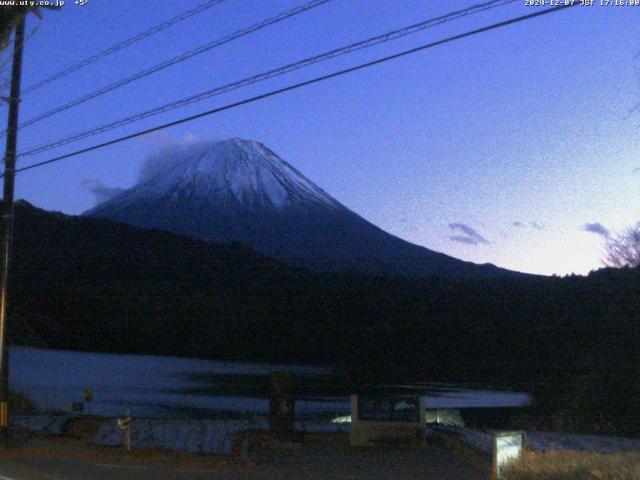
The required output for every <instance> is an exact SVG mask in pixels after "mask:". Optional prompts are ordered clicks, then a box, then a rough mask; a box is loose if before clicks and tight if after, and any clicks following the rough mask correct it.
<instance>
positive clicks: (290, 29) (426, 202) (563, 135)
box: [0, 0, 640, 275]
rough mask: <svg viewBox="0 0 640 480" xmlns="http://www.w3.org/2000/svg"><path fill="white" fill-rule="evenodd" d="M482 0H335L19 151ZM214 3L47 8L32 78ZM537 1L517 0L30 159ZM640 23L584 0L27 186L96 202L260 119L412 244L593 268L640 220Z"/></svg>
mask: <svg viewBox="0 0 640 480" xmlns="http://www.w3.org/2000/svg"><path fill="white" fill-rule="evenodd" d="M301 3H304V2H303V1H302V0H298V1H290V0H273V1H261V0H227V1H226V2H223V3H222V4H220V5H218V6H216V7H213V8H211V9H209V10H207V11H206V12H204V13H202V14H200V15H198V16H197V17H195V18H191V19H189V20H187V21H185V22H183V23H180V24H178V25H176V26H174V27H172V28H170V29H169V30H166V31H164V32H162V33H161V34H158V35H155V36H153V37H150V38H149V39H147V40H145V41H143V42H141V43H139V44H138V45H136V46H135V47H132V48H129V49H126V50H124V51H121V52H118V53H117V54H115V55H112V56H110V57H108V58H107V59H104V60H102V61H100V62H97V63H95V64H93V65H91V66H89V67H87V68H85V69H82V70H80V71H78V72H76V73H75V74H73V75H70V76H68V77H66V78H65V79H63V80H59V81H57V82H53V83H51V84H49V85H48V86H47V87H44V88H42V89H40V90H37V91H35V92H33V93H31V94H29V95H26V96H25V97H24V99H23V102H22V106H21V119H23V120H26V119H29V118H31V117H33V116H35V115H38V114H40V113H42V112H44V111H47V110H49V109H51V108H54V107H56V106H58V105H60V104H61V103H65V102H67V101H69V100H72V99H74V98H76V97H79V96H82V95H83V94H86V93H89V92H91V91H93V90H95V89H97V88H100V87H102V86H104V85H107V84H109V83H110V82H113V81H117V80H119V79H121V78H123V77H126V76H128V75H130V74H131V73H134V72H136V71H138V70H141V69H143V68H147V67H150V66H152V65H154V64H156V63H158V62H161V61H163V60H166V59H168V58H171V57H173V56H175V55H178V54H180V53H182V52H183V51H185V50H188V49H191V48H194V47H197V46H199V45H201V44H204V43H207V42H209V41H211V40H213V39H215V38H217V37H220V36H223V35H225V34H228V33H231V32H233V31H235V30H238V29H239V28H244V27H246V26H248V25H250V24H253V23H256V22H258V21H260V20H262V19H264V18H266V17H268V16H272V15H274V14H276V13H279V12H280V11H283V10H286V9H287V8H291V7H293V6H295V5H299V4H301ZM476 3H480V0H476V1H466V0H460V1H457V0H455V1H454V0H433V1H418V0H403V1H400V2H398V1H395V0H333V1H331V2H329V3H328V4H325V5H323V6H320V7H318V8H316V9H314V10H312V11H309V12H306V13H303V14H301V15H299V16H296V17H295V18H291V19H289V20H285V21H283V22H282V23H279V24H277V25H274V26H271V27H268V28H266V29H264V30H262V31H260V32H257V33H254V34H252V35H249V36H247V37H245V38H242V39H239V40H236V41H234V42H231V43H229V44H227V45H225V46H223V47H220V48H217V49H214V50H212V51H210V52H207V53H205V54H203V55H199V56H197V57H195V58H192V59H190V60H188V61H186V62H183V63H181V64H179V65H176V66H173V67H170V68H169V69H167V70H165V71H163V72H161V73H158V74H156V75H152V76H150V77H148V78H145V79H143V80H141V81H138V82H134V83H132V84H130V85H127V86H125V87H123V88H121V89H119V90H116V91H114V92H111V93H109V94H106V95H104V96H102V97H100V98H97V99H94V100H92V101H90V102H87V103H86V104H84V105H81V106H78V107H75V108H73V109H70V110H67V111H65V112H63V113H60V114H59V115H56V116H52V117H50V118H48V119H46V120H44V121H43V122H40V123H38V124H35V125H32V126H30V127H26V128H25V129H24V130H23V131H22V132H21V135H20V139H19V150H25V149H27V148H31V147H35V146H38V145H40V144H42V143H47V142H49V141H52V140H56V139H58V138H61V137H65V136H67V135H71V134H74V133H77V132H79V131H82V130H84V129H86V128H89V127H92V126H97V125H100V124H102V123H105V122H108V121H112V120H116V119H118V118H121V117H124V116H126V115H129V114H133V113H137V112H140V111H144V110H146V109H148V108H152V107H154V106H158V105H161V104H163V103H166V102H169V101H172V100H175V99H178V98H182V97H185V96H187V95H190V94H194V93H197V92H200V91H202V90H206V89H208V88H212V87H215V86H217V85H220V84H223V83H227V82H230V81H234V80H238V79H241V78H243V77H246V76H250V75H253V74H256V73H260V72H262V71H264V70H268V69H270V68H273V67H277V66H280V65H283V64H286V63H289V62H291V61H295V60H298V59H302V58H305V57H308V56H311V55H314V54H317V53H321V52H323V51H325V50H328V49H331V48H336V47H339V46H342V45H345V44H347V43H350V42H353V41H357V40H361V39H364V38H367V37H369V36H373V35H376V34H380V33H383V32H386V31H388V30H392V29H395V28H399V27H402V26H405V25H409V24H412V23H416V22H419V21H421V20H425V19H428V18H430V17H433V16H437V15H442V14H444V13H447V12H449V11H452V10H457V9H459V8H462V7H465V6H470V5H472V4H476ZM195 4H196V3H195V2H187V1H184V0H181V1H172V0H155V1H146V0H136V1H134V0H122V1H120V2H117V4H116V3H115V2H108V1H101V0H89V1H88V2H87V4H86V5H85V6H83V7H79V6H76V5H74V4H73V2H71V1H69V2H68V4H67V5H65V6H64V7H63V8H62V9H61V10H60V11H55V12H52V11H47V12H45V13H44V17H43V19H42V20H38V19H36V18H35V17H31V18H30V19H29V22H28V25H27V31H28V32H30V31H31V30H32V29H33V28H34V27H35V26H37V30H36V32H35V33H34V34H33V35H32V36H31V37H30V38H29V41H28V43H27V45H26V47H25V61H24V71H23V85H24V86H29V85H30V84H32V83H34V82H36V81H38V80H40V79H42V78H44V77H46V76H48V75H50V74H52V73H55V72H56V71H58V70H60V69H61V68H63V67H66V66H69V65H71V64H73V63H75V62H77V61H79V60H81V59H83V58H85V57H87V56H89V55H91V54H93V53H95V52H97V51H99V50H101V49H104V48H106V47H109V46H111V45H112V44H114V43H117V42H119V41H122V40H124V39H126V38H128V37H130V36H132V35H134V34H136V33H139V32H141V31H143V30H145V29H147V28H150V27H152V26H154V25H156V24H158V23H160V22H162V21H164V20H166V19H168V18H170V17H172V16H174V15H177V14H179V13H181V12H182V11H185V10H187V9H188V8H190V7H191V6H193V5H195ZM534 10H535V7H525V6H524V0H523V1H522V2H516V3H515V4H512V5H509V6H505V7H501V8H498V9H495V10H492V11H490V12H485V13H482V14H479V15H474V16H471V17H467V18H465V19H463V20H458V21H455V22H451V23H448V24H446V25H441V26H438V27H435V28H433V29H430V30H426V31H424V32H421V33H419V34H416V35H412V36H410V37H407V38H404V39H401V40H398V41H395V42H390V43H387V44H385V45H382V46H378V47H375V48H372V49H370V50H366V51H362V52H358V53H356V54H353V55H350V56H348V57H344V58H341V59H335V60H332V61H329V62H325V63H323V64H319V65H315V66H313V67H311V68H308V69H304V70H302V71H299V72H296V73H293V74H289V75H286V76H283V77H280V78H278V79H273V80H269V81H267V82H263V83H260V84H258V85H254V86H250V87H246V88H243V89H241V90H238V91H236V92H232V93H228V94H225V95H222V96H219V97H215V98H213V99H210V100H207V101H205V102H202V103H200V104H195V105H191V106H188V107H185V108H182V109H179V110H176V111H173V112H168V113H165V114H162V115H160V116H158V117H154V118H153V119H148V120H145V121H143V122H139V123H137V124H135V125H130V126H128V127H125V128H123V129H121V130H116V131H112V132H110V133H106V134H104V135H101V136H98V137H94V138H92V139H87V140H85V141H82V142H79V143H77V144H73V145H71V146H67V147H62V148H60V149H58V150H52V151H50V152H47V153H43V154H40V155H37V156H32V157H29V158H24V159H21V160H20V163H19V165H20V166H23V165H27V164H29V163H32V162H35V161H40V160H46V159H47V158H50V156H52V155H53V154H61V153H65V152H67V151H71V150H75V149H76V148H80V147H83V146H88V145H91V144H93V143H95V142H97V141H104V140H108V139H110V138H112V137H114V136H117V135H121V134H125V133H129V132H132V131H134V130H138V129H142V128H148V127H151V126H154V125H156V124H158V123H161V122H165V121H170V120H173V119H175V118H178V117H181V116H186V115H189V114H193V113H197V112H199V111H202V110H205V109H209V108H213V107H215V106H220V105H223V104H226V103H229V102H232V101H236V100H239V99H241V98H245V97H248V96H251V95H255V94H258V93H261V92H264V91H266V90H269V89H272V88H277V87H280V86H284V85H286V84H289V83H293V82H295V81H300V80H304V79H307V78H311V77H313V76H316V75H319V74H323V73H327V72H329V71H332V70H335V69H339V68H344V67H346V66H348V65H352V64H355V63H359V62H362V61H366V60H371V59H374V58H378V57H380V56H384V55H388V54H391V53H393V52H397V51H400V50H403V49H406V48H410V47H413V46H417V45H419V44H423V43H428V42H430V41H434V40H437V39H440V38H443V37H446V36H450V35H454V34H457V33H460V32H463V31H465V30H469V29H472V28H476V27H478V26H482V25H486V24H489V23H493V22H496V21H499V20H503V19H506V18H509V17H512V16H517V15H521V14H525V13H531V12H533V11H534ZM639 24H640V7H602V6H597V5H596V6H594V7H575V8H572V9H568V10H566V11H563V12H558V13H554V14H552V15H547V16H544V17H541V18H538V19H534V20H531V21H529V22H525V23H521V24H518V25H514V26H509V27H506V28H503V29H500V30H497V31H492V32H489V33H485V34H482V35H480V36H475V37H471V38H467V39H463V40H461V41H458V42H455V43H452V44H448V45H445V46H441V47H437V48H434V49H430V50H428V51H425V52H422V53H418V54H416V55H412V56H409V57H405V58H403V59H400V60H397V61H394V62H388V63H386V64H384V65H381V66H377V67H374V68H371V69H368V70H364V71H360V72H357V73H354V74H352V75H349V76H345V77H341V78H338V79H333V80H330V81H327V82H323V83H320V84H316V85H313V86H311V87H309V88H305V89H302V90H297V91H295V92H290V93H287V94H284V95H280V96H277V97H273V98H270V99H267V100H265V101H262V102H259V103H254V104H252V105H248V106H244V107H241V108H238V109H235V110H231V111H227V112H225V113H221V114H219V115H215V116H212V117H207V118H204V119H200V120H197V121H195V122H192V123H189V124H185V125H181V126H179V127H175V128H172V129H167V130H164V131H162V132H160V133H157V134H151V135H148V136H146V137H143V138H139V139H136V140H132V141H129V142H126V143H123V144H119V145H116V146H112V147H109V148H105V149H102V150H99V151H96V152H92V153H89V154H86V155H82V156H79V157H76V158H73V159H70V160H67V161H64V162H60V163H58V164H55V165H51V166H47V167H43V168H39V169H35V170H31V171H28V172H24V173H23V174H20V175H19V176H18V178H17V184H16V188H17V197H19V198H25V199H27V200H29V201H30V202H32V203H33V204H35V205H37V206H39V207H42V208H46V209H49V210H59V211H63V212H65V213H69V214H79V213H81V212H83V211H84V210H86V209H89V208H90V207H92V206H93V205H94V203H95V197H94V195H93V194H92V193H91V192H90V187H91V185H92V184H95V182H100V183H101V184H104V185H106V186H108V187H120V188H123V187H124V188H126V187H130V186H132V185H133V184H135V182H136V179H137V177H138V174H139V172H140V169H141V167H142V164H143V162H144V160H145V158H146V157H147V156H148V155H150V154H153V153H154V152H157V151H158V149H160V148H162V147H163V146H166V145H170V144H172V143H176V142H185V141H193V140H194V139H195V140H197V139H213V138H221V137H228V136H240V137H244V138H250V139H255V140H259V141H262V142H263V143H265V144H266V145H268V146H269V147H270V148H271V149H273V150H274V151H275V152H277V153H278V154H279V155H280V156H282V157H283V158H284V159H285V160H287V161H289V162H290V163H292V164H293V165H294V166H295V167H296V168H298V169H299V170H301V171H302V172H303V173H304V174H305V175H306V176H308V177H309V178H310V179H312V180H313V181H314V182H316V183H317V184H318V185H320V186H321V187H322V188H324V189H325V190H326V191H327V192H328V193H330V194H331V195H333V196H334V197H336V198H337V199H338V200H340V201H341V202H342V203H344V204H345V205H347V206H348V207H350V208H351V209H352V210H354V211H356V212H357V213H359V214H360V215H362V216H363V217H365V218H367V219H368V220H370V221H372V222H373V223H375V224H377V225H378V226H380V227H382V228H383V229H385V230H387V231H389V232H391V233H393V234H395V235H398V236H400V237H402V238H404V239H406V240H409V241H411V242H414V243H417V244H420V245H423V246H426V247H428V248H431V249H433V250H437V251H441V252H445V253H447V254H450V255H453V256H455V257H458V258H462V259H465V260H470V261H474V262H478V263H485V262H491V263H494V264H497V265H499V266H502V267H506V268H510V269H515V270H520V271H526V272H534V273H543V274H553V273H556V274H561V275H562V274H567V273H571V272H576V273H587V272H588V271H590V270H592V269H595V268H598V267H599V266H601V263H600V258H601V256H602V236H601V235H600V234H599V233H597V232H598V231H599V227H598V226H597V225H596V224H600V226H602V227H604V228H606V229H609V230H611V231H617V230H620V229H623V228H624V227H627V226H630V225H632V224H634V223H635V222H637V221H638V220H640V212H639V209H638V197H639V193H640V188H639V183H640V173H638V171H636V172H634V170H635V169H637V168H638V167H640V155H639V154H640V130H639V126H640V122H639V118H638V115H637V114H632V113H630V112H631V110H632V108H633V107H634V105H635V104H636V103H637V102H639V101H640V89H639V88H638V84H639V83H638V82H639V81H640V70H639V68H638V67H639V65H640V63H639V62H640V59H636V58H634V56H636V55H637V54H638V53H639V52H640V38H639V35H638V32H639V31H640V29H639V26H640V25H639ZM8 53H9V52H5V53H4V57H5V58H6V56H7V55H8ZM4 74H5V75H6V71H5V73H4ZM0 114H1V115H6V107H4V108H2V112H1V113H0ZM92 182H93V183H92ZM588 224H589V225H591V227H589V228H586V227H585V226H586V225H588ZM586 230H591V231H586ZM594 231H595V232H594ZM600 231H601V230H600Z"/></svg>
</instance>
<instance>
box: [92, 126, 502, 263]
mask: <svg viewBox="0 0 640 480" xmlns="http://www.w3.org/2000/svg"><path fill="white" fill-rule="evenodd" d="M155 160H156V161H155V162H152V163H151V164H150V165H151V166H150V168H147V169H146V170H145V172H144V175H143V177H142V178H141V181H140V182H139V183H138V185H136V186H134V187H132V188H130V189H128V190H125V191H124V192H122V193H121V194H119V195H117V196H116V197H114V198H112V199H110V200H108V201H107V202H104V203H102V204H100V205H98V206H96V207H95V208H93V209H91V210H89V211H88V212H86V213H85V215H87V216H92V217H104V218H109V219H112V220H117V221H122V222H125V223H129V224H132V225H136V226H139V227H143V228H159V229H164V230H168V231H171V232H173V233H178V234H184V235H188V236H191V237H194V238H198V239H203V240H209V241H216V242H230V241H240V242H243V243H245V244H247V245H249V246H251V247H253V248H254V249H256V250H258V251H260V252H262V253H265V254H267V255H270V256H273V257H276V258H279V259H282V260H285V261H288V262H290V263H294V264H298V265H303V266H306V267H310V268H313V269H318V270H332V271H336V270H337V271H345V270H347V271H359V272H366V273H376V274H394V275H410V276H426V275H431V276H433V275H438V276H491V275H504V274H509V273H511V272H507V271H506V270H501V269H498V268H496V267H495V266H493V265H475V264H472V263H468V262H463V261H461V260H457V259H455V258H452V257H449V256H447V255H444V254H441V253H437V252H433V251H431V250H428V249H426V248H423V247H420V246H417V245H413V244H411V243H408V242H406V241H404V240H401V239H400V238H397V237H394V236H393V235H390V234H388V233H386V232H384V231H383V230H381V229H379V228H378V227H376V226H375V225H373V224H371V223H369V222H368V221H366V220H365V219H363V218H362V217H360V216H359V215H357V214H356V213H354V212H352V211H351V210H349V209H348V208H347V207H345V206H344V205H342V204H340V202H338V201H337V200H335V199H334V198H332V197H331V196H330V195H329V194H328V193H326V192H325V191H324V190H322V189H321V188H320V187H318V186H317V185H315V184H314V183H313V182H312V181H311V180H309V179H308V178H307V177H305V176H304V175H303V174H302V173H300V172H299V171H298V170H296V169H295V168H294V167H293V166H291V165H290V164H289V163H287V162H286V161H284V160H283V159H281V158H280V157H279V156H278V155H276V154H275V153H274V152H273V151H272V150H270V149H269V148H267V147H266V146H264V145H263V144H262V143H259V142H256V141H251V140H243V139H240V138H232V139H229V140H222V141H215V142H202V143H198V144H193V145H190V146H188V147H184V148H181V149H174V150H167V151H166V152H164V154H163V155H161V156H160V157H158V158H156V159H155Z"/></svg>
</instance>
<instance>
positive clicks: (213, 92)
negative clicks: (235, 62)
mask: <svg viewBox="0 0 640 480" xmlns="http://www.w3.org/2000/svg"><path fill="white" fill-rule="evenodd" d="M516 1H517V0H492V1H489V2H484V3H481V4H477V5H473V6H471V7H468V8H465V9H463V10H457V11H454V12H451V13H448V14H446V15H442V16H439V17H435V18H430V19H428V20H425V21H423V22H419V23H416V24H413V25H410V26H407V27H403V28H400V29H396V30H392V31H390V32H387V33H384V34H381V35H377V36H375V37H371V38H368V39H366V40H363V41H360V42H356V43H352V44H350V45H347V46H344V47H341V48H337V49H334V50H330V51H327V52H324V53H321V54H319V55H315V56H313V57H309V58H305V59H303V60H300V61H297V62H294V63H290V64H287V65H284V66H282V67H278V68H275V69H272V70H268V71H266V72H263V73H260V74H257V75H254V76H251V77H248V78H244V79H242V80H239V81H236V82H232V83H228V84H225V85H222V86H219V87H216V88H213V89H210V90H206V91H204V92H200V93H198V94H195V95H191V96H189V97H186V98H183V99H180V100H177V101H174V102H171V103H168V104H165V105H162V106H160V107H156V108H153V109H151V110H147V111H145V112H142V113H138V114H135V115H132V116H129V117H126V118H123V119H120V120H117V121H115V122H110V123H107V124H105V125H101V126H100V127H96V128H92V129H89V130H85V131H83V132H80V133H77V134H75V135H72V136H70V137H65V138H63V139H60V140H56V141H54V142H51V143H48V144H45V145H41V146H39V147H36V148H32V149H31V150H27V151H24V152H20V154H19V155H18V156H20V157H23V156H28V155H35V154H37V153H42V152H45V151H47V150H51V149H53V148H56V147H60V146H62V145H68V144H70V143H74V142H77V141H79V140H82V139H85V138H89V137H92V136H95V135H98V134H100V133H104V132H107V131H110V130H113V129H115V128H119V127H123V126H125V125H129V124H131V123H135V122H138V121H140V120H143V119H146V118H150V117H153V116H156V115H159V114H161V113H165V112H168V111H170V110H174V109H177V108H180V107H184V106H187V105H190V104H192V103H196V102H201V101H203V100H206V99H209V98H211V97H214V96H217V95H221V94H223V93H227V92H230V91H234V90H237V89H239V88H241V87H245V86H248V85H252V84H255V83H258V82H261V81H264V80H268V79H271V78H275V77H279V76H281V75H284V74H287V73H291V72H293V71H296V70H299V69H301V68H305V67H308V66H310V65H313V64H316V63H320V62H324V61H327V60H330V59H333V58H337V57H340V56H343V55H346V54H349V53H352V52H355V51H358V50H363V49H365V48H370V47H373V46H376V45H379V44H382V43H386V42H389V41H392V40H396V39H398V38H402V37H405V36H408V35H411V34H414V33H418V32H420V31H423V30H425V29H428V28H431V27H435V26H437V25H441V24H444V23H447V22H450V21H453V20H457V19H459V18H462V17H466V16H469V15H473V14H477V13H480V12H484V11H486V10H490V9H493V8H496V7H500V6H504V5H507V4H510V3H514V2H516Z"/></svg>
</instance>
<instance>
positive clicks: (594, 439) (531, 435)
mask: <svg viewBox="0 0 640 480" xmlns="http://www.w3.org/2000/svg"><path fill="white" fill-rule="evenodd" d="M443 429H444V430H446V431H448V432H452V433H455V434H457V435H458V436H459V437H460V439H461V440H463V441H464V442H465V443H467V444H469V445H471V446H473V447H475V448H478V449H480V450H482V451H484V452H486V453H491V451H492V449H493V433H494V431H492V430H474V429H471V428H456V427H446V428H443ZM525 447H526V448H530V449H532V450H537V451H541V452H546V451H551V450H554V451H561V450H577V451H585V452H599V453H618V452H628V451H640V439H630V438H620V437H605V436H596V435H573V434H568V433H549V432H526V433H525Z"/></svg>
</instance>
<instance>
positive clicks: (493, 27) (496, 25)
mask: <svg viewBox="0 0 640 480" xmlns="http://www.w3.org/2000/svg"><path fill="white" fill-rule="evenodd" d="M575 5H578V4H577V3H575V4H567V5H560V6H558V7H553V8H547V9H544V10H540V11H538V12H534V13H530V14H528V15H522V16H519V17H515V18H511V19H509V20H505V21H502V22H498V23H493V24H491V25H488V26H486V27H481V28H477V29H474V30H470V31H467V32H465V33H461V34H458V35H454V36H452V37H447V38H445V39H442V40H437V41H435V42H431V43H428V44H425V45H421V46H419V47H415V48H411V49H409V50H404V51H402V52H400V53H396V54H393V55H389V56H386V57H382V58H379V59H377V60H373V61H370V62H366V63H361V64H359V65H356V66H354V67H349V68H346V69H344V70H338V71H336V72H333V73H329V74H327V75H322V76H320V77H316V78H313V79H311V80H305V81H303V82H299V83H294V84H292V85H289V86H286V87H283V88H279V89H276V90H271V91H270V92H267V93H263V94H261V95H256V96H254V97H250V98H247V99H244V100H240V101H238V102H234V103H229V104H227V105H224V106H222V107H218V108H214V109H211V110H207V111H204V112H201V113H198V114H195V115H191V116H188V117H184V118H181V119H179V120H174V121H173V122H169V123H165V124H162V125H158V126H156V127H153V128H148V129H146V130H140V131H138V132H136V133H132V134H129V135H125V136H122V137H118V138H115V139H113V140H109V141H107V142H103V143H100V144H97V145H93V146H91V147H87V148H82V149H80V150H76V151H74V152H71V153H67V154H65V155H60V156H58V157H54V158H51V159H49V160H44V161H42V162H37V163H34V164H31V165H28V166H26V167H21V168H18V169H16V170H15V172H16V173H18V172H24V171H26V170H31V169H34V168H38V167H42V166H44V165H49V164H51V163H55V162H59V161H61V160H65V159H67V158H71V157H75V156H78V155H81V154H83V153H87V152H91V151H94V150H98V149H100V148H104V147H108V146H110V145H114V144H116V143H121V142H124V141H126V140H130V139H132V138H136V137H141V136H143V135H147V134H149V133H152V132H156V131H158V130H163V129H165V128H169V127H173V126H176V125H180V124H182V123H187V122H190V121H193V120H196V119H198V118H202V117H206V116H209V115H213V114H216V113H220V112H223V111H225V110H230V109H232V108H236V107H239V106H242V105H247V104H249V103H254V102H257V101H258V100H263V99H265V98H269V97H273V96H275V95H279V94H281V93H285V92H289V91H292V90H297V89H299V88H302V87H306V86H308V85H313V84H315V83H319V82H322V81H325V80H329V79H331V78H335V77H340V76H342V75H346V74H348V73H352V72H356V71H358V70H363V69H365V68H368V67H372V66H374V65H379V64H381V63H385V62H388V61H391V60H396V59H398V58H402V57H405V56H407V55H411V54H413V53H417V52H420V51H423V50H427V49H430V48H433V47H437V46H439V45H444V44H447V43H451V42H454V41H456V40H461V39H463V38H466V37H471V36H473V35H478V34H480V33H484V32H488V31H490V30H496V29H498V28H502V27H506V26H508V25H513V24H515V23H519V22H524V21H526V20H531V19H533V18H536V17H540V16H543V15H547V14H549V13H554V12H558V11H560V10H564V9H566V8H571V7H573V6H575ZM3 176H4V175H3Z"/></svg>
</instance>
